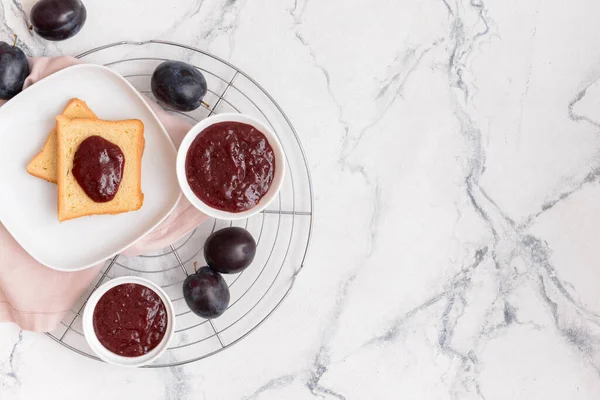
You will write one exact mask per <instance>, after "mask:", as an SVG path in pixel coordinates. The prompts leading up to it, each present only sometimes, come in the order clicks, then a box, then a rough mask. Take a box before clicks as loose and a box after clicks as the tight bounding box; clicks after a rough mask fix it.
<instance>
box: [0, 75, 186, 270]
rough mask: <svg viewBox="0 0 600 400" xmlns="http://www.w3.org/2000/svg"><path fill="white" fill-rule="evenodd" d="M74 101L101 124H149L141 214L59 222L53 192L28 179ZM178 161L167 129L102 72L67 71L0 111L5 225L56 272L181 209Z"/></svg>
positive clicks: (0, 214) (97, 256)
mask: <svg viewBox="0 0 600 400" xmlns="http://www.w3.org/2000/svg"><path fill="white" fill-rule="evenodd" d="M74 97H76V98H79V99H81V100H83V101H85V102H86V103H87V104H88V106H89V107H90V108H91V109H92V110H93V111H94V113H96V115H98V118H102V119H107V120H120V119H140V120H141V121H142V122H143V123H144V137H145V139H146V146H145V148H144V156H143V159H142V191H143V192H144V205H143V206H142V208H141V209H140V210H138V211H134V212H128V213H125V214H118V215H96V216H90V217H83V218H78V219H74V220H70V221H65V222H62V223H59V222H58V217H57V199H56V185H54V184H52V183H48V182H46V181H44V180H41V179H39V178H35V177H33V176H31V175H29V174H28V173H27V171H26V167H27V164H28V163H29V161H30V160H31V159H32V158H33V156H35V155H36V154H37V153H38V152H39V151H40V149H41V148H42V145H43V144H44V142H45V140H46V138H47V137H48V134H49V133H50V131H51V130H52V128H53V127H54V125H55V122H56V120H55V119H56V116H57V115H59V114H61V113H62V111H63V109H64V107H65V106H66V104H67V102H68V101H69V100H70V99H72V98H74ZM176 157H177V151H176V149H175V146H174V145H173V142H172V141H171V139H170V137H169V135H168V134H167V132H166V131H165V129H164V127H163V126H162V124H161V123H160V121H159V120H158V118H157V117H156V115H155V114H154V112H152V110H151V109H150V107H149V106H148V105H147V104H146V102H145V101H144V100H143V99H142V97H141V96H140V94H139V93H138V92H137V91H136V90H135V89H134V88H133V86H131V85H130V84H129V82H127V81H126V80H125V79H124V78H122V77H121V76H119V75H118V74H116V73H115V72H113V71H111V70H110V69H108V68H106V67H103V66H99V65H92V64H84V65H77V66H73V67H70V68H66V69H64V70H62V71H59V72H57V73H55V74H52V75H50V76H49V77H47V78H45V79H43V80H41V81H39V82H38V83H36V84H34V85H32V86H31V87H29V88H27V89H26V90H24V91H23V92H21V93H20V94H18V95H17V96H15V97H14V98H12V99H11V100H10V101H9V102H7V103H6V104H5V105H4V106H2V107H0V221H1V222H2V223H3V224H4V226H5V227H6V229H7V230H8V231H9V232H10V233H11V235H12V236H13V237H14V238H15V240H16V241H17V242H19V244H20V245H21V246H22V247H23V248H24V249H25V250H26V251H27V252H28V253H29V254H30V255H31V256H32V257H33V258H35V259H36V260H37V261H39V262H40V263H42V264H44V265H46V266H48V267H50V268H53V269H56V270H59V271H77V270H81V269H85V268H88V267H91V266H93V265H95V264H97V263H99V262H102V261H104V260H106V259H108V258H110V257H112V256H114V255H115V254H117V253H119V252H121V251H122V250H124V249H125V248H127V247H128V246H130V245H131V244H133V243H134V242H135V241H136V240H137V239H139V238H140V237H142V236H144V235H145V234H146V233H148V232H150V231H151V230H152V229H153V228H154V227H156V225H158V224H159V223H160V222H161V221H162V220H164V219H165V218H166V217H167V215H168V214H169V213H170V212H171V211H172V210H173V208H174V207H175V206H176V205H177V202H178V201H179V198H180V197H181V190H180V188H179V185H178V184H177V176H176V174H175V160H176Z"/></svg>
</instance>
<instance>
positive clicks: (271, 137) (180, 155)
mask: <svg viewBox="0 0 600 400" xmlns="http://www.w3.org/2000/svg"><path fill="white" fill-rule="evenodd" d="M219 122H240V123H243V124H248V125H251V126H253V127H254V128H256V129H257V130H258V131H260V132H261V133H262V134H263V135H265V137H266V138H267V141H268V142H269V144H270V145H271V148H272V149H273V154H274V155H275V176H274V177H273V182H271V187H270V188H269V190H268V191H267V193H265V195H264V196H263V197H262V198H261V199H260V201H259V202H258V204H257V205H255V206H254V207H252V208H251V209H249V210H246V211H242V212H228V211H223V210H219V209H216V208H213V207H211V206H209V205H208V204H206V203H204V202H203V201H202V200H200V199H199V198H198V197H197V196H196V195H195V194H194V192H193V191H192V188H191V187H190V185H189V184H188V181H187V177H186V174H185V159H186V157H187V153H188V150H189V148H190V146H191V144H192V142H193V141H194V139H196V137H197V136H198V135H199V134H200V133H201V132H202V131H203V130H204V129H206V128H208V127H209V126H211V125H213V124H216V123H219ZM176 169H177V179H178V180H179V186H180V187H181V191H182V192H183V194H184V195H185V197H186V198H187V199H188V200H189V202H190V203H192V205H193V206H194V207H196V208H197V209H198V210H200V211H202V212H203V213H205V214H206V215H208V216H210V217H213V218H218V219H228V220H234V219H243V218H249V217H251V216H253V215H255V214H258V213H259V212H261V211H262V210H264V209H265V208H266V207H267V206H268V205H269V203H271V201H273V199H274V198H275V197H276V196H277V194H278V193H279V189H281V185H282V183H283V178H284V176H285V154H284V152H283V148H282V147H281V143H279V139H277V136H276V135H275V133H274V132H273V130H272V129H271V128H269V127H268V126H266V125H265V124H263V123H262V122H260V121H259V120H257V119H255V118H252V117H249V116H247V115H244V114H234V113H226V114H218V115H214V116H212V117H208V118H206V119H203V120H202V121H200V122H198V123H197V124H196V125H194V127H193V128H192V129H190V131H189V132H188V133H187V134H186V136H185V138H184V139H183V141H182V142H181V145H180V146H179V150H178V152H177V168H176Z"/></svg>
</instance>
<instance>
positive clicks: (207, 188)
mask: <svg viewBox="0 0 600 400" xmlns="http://www.w3.org/2000/svg"><path fill="white" fill-rule="evenodd" d="M185 174H186V177H187V181H188V183H189V185H190V188H191V189H192V191H193V192H194V194H195V195H196V196H198V197H199V198H200V200H202V201H203V202H204V203H206V204H208V205H209V206H211V207H213V208H217V209H219V210H223V211H229V212H241V211H246V210H249V209H251V208H252V207H254V206H255V205H256V204H257V203H258V202H259V201H260V199H261V198H262V197H263V196H264V195H265V193H267V191H268V190H269V187H271V183H272V182H273V177H274V176H275V155H274V154H273V149H272V148H271V145H270V144H269V142H268V141H267V138H266V137H265V135H263V134H262V133H261V132H260V131H258V130H256V128H254V127H253V126H251V125H247V124H242V123H239V122H220V123H217V124H214V125H211V126H209V127H208V128H206V129H205V130H203V131H202V132H201V133H200V134H199V135H198V137H196V138H195V139H194V141H193V142H192V144H191V146H190V148H189V150H188V152H187V156H186V160H185Z"/></svg>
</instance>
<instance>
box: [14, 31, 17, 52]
mask: <svg viewBox="0 0 600 400" xmlns="http://www.w3.org/2000/svg"><path fill="white" fill-rule="evenodd" d="M13 36H14V37H15V41H14V43H13V49H14V48H15V47H17V34H16V33H15V34H13Z"/></svg>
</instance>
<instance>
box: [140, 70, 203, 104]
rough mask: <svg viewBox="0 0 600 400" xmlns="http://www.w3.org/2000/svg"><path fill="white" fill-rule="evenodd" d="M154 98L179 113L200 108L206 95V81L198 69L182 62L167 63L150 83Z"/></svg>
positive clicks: (155, 73)
mask: <svg viewBox="0 0 600 400" xmlns="http://www.w3.org/2000/svg"><path fill="white" fill-rule="evenodd" d="M150 84H151V87H152V93H154V96H155V97H156V98H157V99H158V100H160V101H162V102H163V103H165V104H167V105H168V106H170V107H173V108H174V109H176V110H179V111H192V110H195V109H196V108H198V107H200V104H202V99H203V98H204V95H205V94H206V90H207V86H206V79H205V78H204V75H202V72H200V71H199V70H198V69H197V68H196V67H194V66H192V65H190V64H186V63H184V62H181V61H165V62H163V63H162V64H160V65H159V66H158V67H156V69H155V70H154V73H153V74H152V79H151V81H150Z"/></svg>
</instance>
